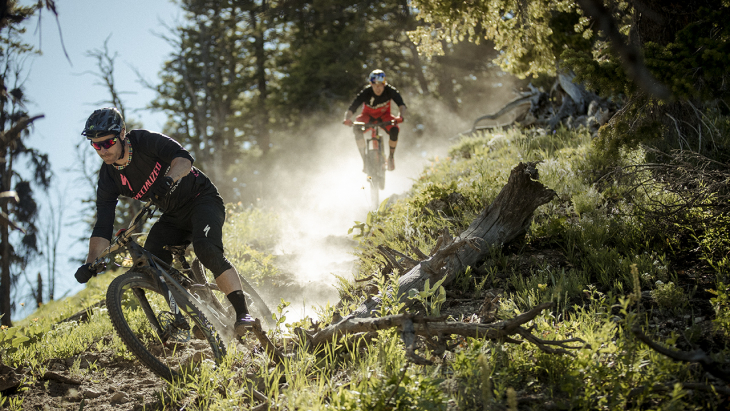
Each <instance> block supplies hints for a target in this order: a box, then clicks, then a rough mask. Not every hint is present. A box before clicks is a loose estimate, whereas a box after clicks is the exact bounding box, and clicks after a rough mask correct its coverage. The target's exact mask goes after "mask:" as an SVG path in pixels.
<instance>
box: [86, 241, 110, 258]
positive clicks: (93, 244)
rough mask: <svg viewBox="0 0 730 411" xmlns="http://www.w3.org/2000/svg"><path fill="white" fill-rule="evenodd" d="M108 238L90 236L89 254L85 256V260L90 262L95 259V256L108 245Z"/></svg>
mask: <svg viewBox="0 0 730 411" xmlns="http://www.w3.org/2000/svg"><path fill="white" fill-rule="evenodd" d="M109 244H111V243H110V242H109V240H107V239H106V238H104V237H91V238H90V239H89V255H88V256H87V257H86V262H87V263H90V262H92V261H94V260H96V257H98V256H100V255H101V253H102V252H103V251H104V250H106V248H107V247H109Z"/></svg>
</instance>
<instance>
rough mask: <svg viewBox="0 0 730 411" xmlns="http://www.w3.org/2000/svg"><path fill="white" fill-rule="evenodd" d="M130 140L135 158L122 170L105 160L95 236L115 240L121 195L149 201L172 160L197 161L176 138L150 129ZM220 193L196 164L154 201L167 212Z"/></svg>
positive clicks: (135, 133)
mask: <svg viewBox="0 0 730 411" xmlns="http://www.w3.org/2000/svg"><path fill="white" fill-rule="evenodd" d="M127 144H130V145H131V147H132V159H131V160H130V162H129V164H128V165H127V166H126V167H125V168H124V169H122V170H118V169H117V168H116V167H115V166H113V165H111V164H106V163H105V164H102V166H101V169H100V170H99V183H98V187H97V189H96V225H94V230H93V232H92V234H91V236H92V237H103V238H106V239H107V240H111V238H112V232H113V231H114V209H115V208H116V205H117V199H118V198H119V196H124V197H129V198H134V199H137V200H142V201H147V200H149V199H150V197H151V193H150V188H151V187H152V185H153V184H154V183H155V182H156V181H157V179H159V178H163V177H164V176H165V174H167V172H168V171H169V169H170V164H171V163H172V160H174V159H175V158H177V157H182V158H186V159H188V160H190V162H193V161H195V160H194V159H193V156H192V155H190V153H189V152H188V151H187V150H185V149H184V148H183V147H182V146H181V145H180V143H178V142H177V141H175V140H173V139H172V138H170V137H168V136H166V135H164V134H160V133H155V132H151V131H148V130H132V131H130V132H129V133H127ZM206 194H213V195H218V189H217V188H216V187H215V185H213V183H212V182H211V181H210V179H209V178H208V177H207V176H205V174H203V172H202V171H200V170H198V169H197V168H195V167H192V169H191V170H190V173H188V174H187V175H186V176H185V177H183V178H181V179H180V180H178V181H177V182H176V183H175V185H174V186H173V190H172V192H171V193H170V195H169V196H167V197H166V198H165V199H163V200H162V201H159V202H158V201H156V200H155V201H153V202H154V203H155V205H157V206H158V207H160V208H161V209H162V210H164V211H165V212H168V213H169V212H176V211H178V210H180V209H183V208H184V207H185V206H186V205H189V204H190V203H191V200H192V199H193V198H195V197H197V196H200V195H206Z"/></svg>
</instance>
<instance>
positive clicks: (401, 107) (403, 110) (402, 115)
mask: <svg viewBox="0 0 730 411" xmlns="http://www.w3.org/2000/svg"><path fill="white" fill-rule="evenodd" d="M398 110H400V114H399V115H400V117H401V118H402V119H404V120H405V119H406V111H407V110H406V106H398Z"/></svg>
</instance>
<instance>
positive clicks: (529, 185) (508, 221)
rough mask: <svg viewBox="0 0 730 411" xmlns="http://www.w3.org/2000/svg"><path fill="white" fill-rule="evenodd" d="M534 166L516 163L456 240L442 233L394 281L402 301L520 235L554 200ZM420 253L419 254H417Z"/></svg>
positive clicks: (365, 308)
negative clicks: (426, 252) (431, 248)
mask: <svg viewBox="0 0 730 411" xmlns="http://www.w3.org/2000/svg"><path fill="white" fill-rule="evenodd" d="M536 167H537V163H536V162H532V163H520V164H518V165H517V166H516V167H515V168H514V169H513V170H512V172H511V173H510V176H509V179H508V181H507V184H506V185H505V186H504V187H502V191H500V193H499V194H498V195H497V198H496V199H495V200H494V202H492V204H490V205H489V206H487V207H486V208H485V209H484V210H483V211H482V212H481V214H479V216H478V217H477V218H476V219H475V220H474V221H473V222H472V223H471V225H469V227H468V228H467V229H466V230H464V232H463V233H461V234H460V235H459V236H458V237H456V238H452V237H451V234H450V233H449V232H448V230H444V233H443V234H442V235H441V237H440V238H439V240H438V241H437V244H436V247H435V248H434V251H432V252H431V253H430V255H431V256H430V257H428V258H426V259H424V260H422V261H420V262H419V263H418V264H416V265H415V266H414V267H413V268H411V269H410V270H409V271H407V272H406V273H405V274H404V275H403V276H402V277H400V279H399V280H398V290H396V293H397V295H398V297H399V298H400V300H401V301H402V302H406V303H407V302H408V301H407V296H408V292H409V291H410V290H411V289H415V290H418V291H420V290H423V287H424V285H425V283H426V280H429V281H430V283H431V284H435V283H436V282H437V281H439V280H441V279H442V278H444V277H446V278H445V280H444V282H443V284H442V285H444V286H446V285H448V284H449V283H451V281H453V280H454V278H456V275H457V274H458V273H460V272H463V271H464V270H466V267H468V266H472V265H475V264H476V263H477V262H479V261H481V260H483V259H484V258H485V257H486V256H487V255H488V253H489V250H490V248H491V247H494V246H502V245H504V244H507V243H509V242H510V241H512V240H514V239H515V238H516V237H517V236H519V235H521V234H523V233H524V232H525V231H526V230H527V227H529V225H530V221H531V220H532V215H533V213H534V211H535V210H536V209H537V207H539V206H541V205H543V204H546V203H548V202H549V201H550V200H552V198H553V197H555V195H556V194H555V191H553V190H551V189H549V188H547V187H545V186H544V185H542V184H541V183H539V182H538V181H537V179H538V171H537V168H536ZM421 254H423V253H421ZM378 304H380V298H378V297H377V296H376V297H372V298H370V299H368V300H367V301H365V302H364V303H362V304H361V305H360V307H358V309H357V310H355V311H354V313H353V314H352V315H353V316H355V317H359V318H363V317H369V316H370V315H371V313H372V311H373V310H374V309H375V308H376V307H377V306H378Z"/></svg>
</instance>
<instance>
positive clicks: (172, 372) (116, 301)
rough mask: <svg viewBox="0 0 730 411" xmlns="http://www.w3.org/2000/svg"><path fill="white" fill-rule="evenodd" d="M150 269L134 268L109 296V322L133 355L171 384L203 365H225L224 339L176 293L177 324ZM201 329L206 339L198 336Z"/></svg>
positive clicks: (111, 287) (116, 281) (113, 286)
mask: <svg viewBox="0 0 730 411" xmlns="http://www.w3.org/2000/svg"><path fill="white" fill-rule="evenodd" d="M153 270H154V269H153V268H151V267H143V268H133V269H131V270H129V271H127V272H126V273H124V274H122V275H120V276H119V277H117V278H115V279H114V280H113V281H112V283H111V284H110V285H109V289H108V290H107V293H106V305H107V309H108V310H109V317H110V318H111V321H112V325H113V327H114V329H115V330H116V332H117V334H118V335H119V337H120V338H121V339H122V341H123V342H124V344H125V345H126V346H127V348H129V350H130V351H131V352H132V353H133V354H134V355H135V356H136V357H137V358H138V359H139V360H140V361H141V362H142V363H143V364H144V365H145V366H147V367H148V368H149V369H150V370H152V371H153V372H154V373H155V374H157V375H159V376H160V377H162V378H164V379H166V380H168V381H172V380H173V379H175V378H176V377H178V376H180V375H181V374H183V373H185V372H186V370H191V369H193V367H195V366H196V364H198V363H199V362H201V361H202V360H205V359H208V360H212V361H215V362H216V363H220V361H221V360H222V358H223V357H224V356H225V355H226V347H225V344H224V342H223V340H222V339H221V336H220V335H219V333H218V332H217V331H216V329H215V328H214V327H213V325H212V324H211V323H210V322H209V321H208V320H207V319H206V317H205V315H204V314H203V313H202V312H201V311H200V309H198V308H197V307H196V306H195V305H193V304H192V303H191V302H190V301H189V299H187V298H185V297H184V296H183V295H181V294H180V293H179V292H176V291H172V295H173V298H174V299H175V303H176V304H177V306H178V307H179V309H180V312H181V313H182V314H183V318H182V319H180V318H176V317H175V315H174V313H173V312H172V311H171V309H170V305H169V304H168V303H167V300H166V299H165V297H164V296H163V295H162V293H161V291H160V289H159V288H158V286H157V284H156V280H155V275H156V274H155V272H154V271H153ZM194 326H197V327H198V328H199V330H200V331H202V333H198V334H199V335H200V337H202V338H196V337H194V336H193V332H192V329H193V327H194Z"/></svg>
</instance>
